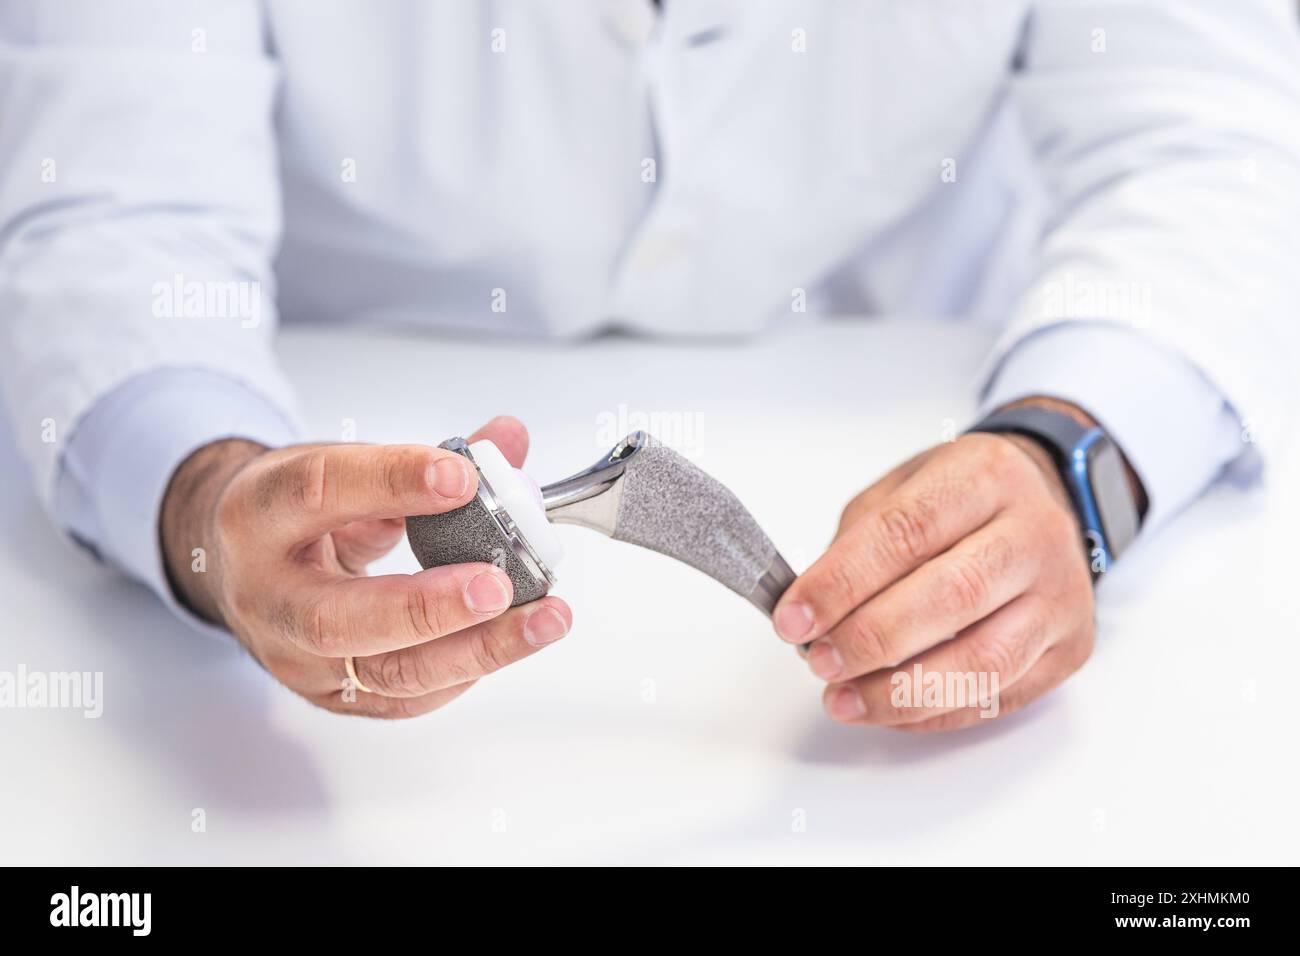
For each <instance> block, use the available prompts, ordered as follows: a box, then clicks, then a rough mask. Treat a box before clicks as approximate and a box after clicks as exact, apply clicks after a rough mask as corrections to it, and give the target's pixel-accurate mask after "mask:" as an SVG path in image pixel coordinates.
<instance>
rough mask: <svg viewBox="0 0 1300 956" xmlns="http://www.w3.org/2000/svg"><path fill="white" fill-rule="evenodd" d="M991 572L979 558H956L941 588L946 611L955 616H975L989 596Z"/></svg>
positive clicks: (950, 564) (950, 565) (951, 562)
mask: <svg viewBox="0 0 1300 956" xmlns="http://www.w3.org/2000/svg"><path fill="white" fill-rule="evenodd" d="M989 590H990V586H989V572H988V570H987V569H986V568H985V566H984V564H983V563H982V562H981V561H980V560H979V559H977V558H973V557H969V556H961V557H954V558H953V560H952V561H950V562H949V563H948V570H947V572H946V574H945V580H944V582H943V585H942V588H941V594H942V598H941V600H942V602H943V605H944V608H945V610H947V611H949V612H950V613H953V614H958V615H968V614H974V613H975V612H977V611H978V610H979V609H980V608H981V607H983V605H984V602H985V600H986V599H987V598H988V595H989Z"/></svg>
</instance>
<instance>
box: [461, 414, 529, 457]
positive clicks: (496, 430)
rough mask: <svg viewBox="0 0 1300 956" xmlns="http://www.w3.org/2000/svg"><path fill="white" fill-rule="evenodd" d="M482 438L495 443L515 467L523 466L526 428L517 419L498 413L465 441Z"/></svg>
mask: <svg viewBox="0 0 1300 956" xmlns="http://www.w3.org/2000/svg"><path fill="white" fill-rule="evenodd" d="M484 438H486V439H487V440H488V441H490V442H492V444H494V445H496V446H497V451H499V452H501V454H503V455H505V457H506V461H508V462H510V464H512V465H514V466H515V467H516V468H522V467H523V466H524V459H525V458H526V457H528V429H527V428H525V427H524V423H523V422H521V421H520V420H519V419H517V418H512V417H511V416H509V415H498V416H497V417H496V418H494V419H492V420H491V421H490V422H488V423H487V424H486V425H484V426H483V427H482V428H480V429H479V430H478V431H476V432H475V433H474V434H472V435H470V436H469V438H467V439H466V441H471V442H474V441H479V440H480V439H484Z"/></svg>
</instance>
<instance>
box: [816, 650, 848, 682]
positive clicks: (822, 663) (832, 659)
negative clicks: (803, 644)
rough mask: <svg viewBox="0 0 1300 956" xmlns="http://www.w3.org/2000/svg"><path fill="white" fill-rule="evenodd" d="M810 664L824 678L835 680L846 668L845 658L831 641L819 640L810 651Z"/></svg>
mask: <svg viewBox="0 0 1300 956" xmlns="http://www.w3.org/2000/svg"><path fill="white" fill-rule="evenodd" d="M808 666H809V667H811V668H812V672H813V673H814V674H816V675H817V676H818V677H820V678H821V679H822V680H834V679H835V678H836V677H838V676H839V673H840V671H842V670H844V658H842V657H840V652H839V651H838V650H837V649H836V647H835V645H834V644H832V643H831V642H830V641H818V642H817V643H816V644H814V645H813V646H812V647H811V648H810V649H809V651H808Z"/></svg>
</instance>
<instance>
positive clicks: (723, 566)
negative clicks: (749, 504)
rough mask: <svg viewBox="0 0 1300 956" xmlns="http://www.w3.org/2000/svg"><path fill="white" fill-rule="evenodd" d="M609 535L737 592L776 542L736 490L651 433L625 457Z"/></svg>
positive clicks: (762, 567)
mask: <svg viewBox="0 0 1300 956" xmlns="http://www.w3.org/2000/svg"><path fill="white" fill-rule="evenodd" d="M623 481H624V486H623V498H622V500H621V501H620V502H619V507H618V519H617V522H616V525H615V529H614V537H615V539H617V540H619V541H627V542H628V543H629V544H635V545H640V546H641V547H643V548H649V549H650V550H651V551H658V552H659V553H660V554H666V555H668V556H669V557H671V558H676V559H677V560H678V561H683V562H685V563H686V564H689V565H690V566H691V567H693V568H696V569H698V570H700V571H703V572H704V573H705V574H707V575H708V576H709V577H711V578H713V579H714V580H715V581H718V582H720V583H722V584H725V585H726V586H727V587H729V588H730V589H731V590H733V591H735V592H736V593H737V594H739V595H741V596H742V597H746V598H747V597H749V596H750V592H751V591H753V589H754V585H755V584H756V583H757V582H758V579H759V578H760V577H762V575H763V572H764V571H766V570H767V568H768V565H769V564H771V562H772V558H773V557H774V556H775V555H776V548H775V547H774V546H773V544H772V542H771V541H770V540H769V539H768V537H767V535H766V534H764V533H763V529H762V528H760V527H759V526H758V522H757V521H755V520H754V518H753V516H752V515H750V513H749V512H748V511H746V510H745V506H744V505H742V504H741V503H740V499H738V498H737V497H736V496H735V495H734V494H732V493H731V491H730V490H728V489H727V488H726V487H724V486H723V485H722V483H721V482H719V481H718V480H717V479H715V478H713V477H711V476H709V475H708V474H706V473H705V472H703V471H701V470H700V469H699V468H697V467H696V466H695V465H693V464H691V463H690V462H689V461H687V460H686V459H685V458H683V457H682V456H681V455H679V454H677V452H675V451H673V450H672V449H671V448H669V447H667V446H666V445H662V444H660V443H659V442H658V441H656V440H655V439H653V438H652V439H650V441H649V444H647V445H645V446H643V447H642V448H641V449H640V450H639V451H637V453H636V454H634V455H632V456H631V457H630V458H629V459H628V463H627V468H626V471H625V473H624V478H623Z"/></svg>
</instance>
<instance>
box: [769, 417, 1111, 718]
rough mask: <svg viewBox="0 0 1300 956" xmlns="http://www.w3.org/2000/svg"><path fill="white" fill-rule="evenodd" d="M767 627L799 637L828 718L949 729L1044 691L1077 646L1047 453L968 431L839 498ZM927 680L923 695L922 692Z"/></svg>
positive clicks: (1059, 498)
mask: <svg viewBox="0 0 1300 956" xmlns="http://www.w3.org/2000/svg"><path fill="white" fill-rule="evenodd" d="M1041 401H1042V403H1043V404H1050V406H1051V407H1054V408H1056V407H1059V406H1060V405H1062V404H1063V403H1054V402H1051V400H1047V399H1044V400H1041ZM1068 407H1069V408H1070V409H1071V412H1072V413H1073V414H1075V415H1076V417H1078V416H1082V415H1083V413H1082V412H1080V411H1079V410H1078V409H1075V408H1074V407H1073V406H1068ZM1085 417H1086V416H1085ZM1081 420H1083V419H1081ZM1088 421H1089V423H1090V424H1091V420H1088ZM1134 480H1135V479H1134ZM773 621H774V623H775V625H776V627H777V631H778V633H779V634H780V635H781V636H782V637H783V638H784V639H785V640H787V641H791V642H795V643H799V644H803V643H805V642H809V641H812V642H813V643H812V645H811V647H810V648H809V651H808V655H807V657H808V663H809V666H810V667H811V668H812V670H813V671H814V673H816V674H817V675H818V676H819V677H821V678H823V679H824V680H826V681H828V682H829V684H828V686H827V687H826V689H825V692H824V695H823V703H824V706H825V707H826V710H827V711H828V712H829V714H830V715H831V716H832V717H833V718H835V719H836V720H838V721H841V722H843V723H848V724H881V725H886V726H890V727H897V728H899V729H905V730H950V729H955V728H959V727H968V726H971V725H974V724H978V723H980V722H981V715H987V716H996V715H998V714H1005V713H1009V712H1010V711H1013V710H1015V709H1017V708H1018V707H1021V706H1023V705H1024V704H1026V703H1028V702H1029V701H1031V700H1033V699H1034V698H1036V697H1038V696H1040V695H1041V694H1044V693H1046V692H1047V691H1049V690H1051V689H1052V688H1053V687H1055V686H1056V685H1057V684H1059V683H1061V681H1063V680H1064V679H1065V678H1066V677H1067V676H1069V675H1070V674H1071V673H1073V672H1074V671H1075V670H1077V669H1078V668H1079V667H1080V666H1081V665H1082V664H1083V662H1084V661H1085V660H1087V659H1088V656H1089V655H1090V654H1091V653H1092V647H1093V593H1092V582H1091V577H1090V574H1089V570H1088V562H1087V559H1086V552H1085V548H1084V543H1083V537H1082V532H1081V530H1080V527H1079V524H1078V521H1077V519H1076V518H1075V515H1074V511H1073V509H1072V508H1071V506H1070V503H1069V497H1068V493H1067V492H1066V489H1065V487H1064V485H1063V484H1062V482H1061V479H1060V477H1059V475H1058V473H1057V470H1056V468H1055V465H1054V464H1053V462H1052V459H1051V457H1050V455H1049V454H1048V453H1047V451H1046V450H1045V449H1043V448H1042V447H1041V446H1040V445H1038V444H1037V443H1036V442H1034V441H1033V440H1031V439H1029V438H1025V437H1022V436H1019V435H989V434H972V435H965V436H962V437H961V438H958V439H957V440H956V441H955V442H952V443H948V444H943V445H939V446H937V447H935V448H932V449H930V450H929V451H926V452H923V453H922V454H920V455H918V456H917V457H915V458H913V459H911V460H910V461H908V462H905V463H904V464H903V465H901V466H899V467H898V468H896V469H894V470H893V471H892V472H890V473H889V474H888V475H886V476H885V477H884V478H882V479H881V480H880V481H878V482H876V484H874V485H872V486H871V487H870V488H868V489H867V490H866V491H864V492H862V494H860V495H859V496H858V497H857V498H855V499H854V500H853V501H852V502H850V503H849V505H848V507H847V508H846V509H845V510H844V515H843V517H842V519H841V521H840V527H839V531H838V532H837V534H836V536H835V540H834V542H833V543H832V545H831V547H830V549H829V550H828V551H827V552H826V554H825V555H823V556H822V557H821V558H819V559H818V560H817V562H816V563H815V564H813V566H812V567H811V568H809V569H808V571H807V572H805V573H804V574H803V575H801V576H800V577H799V579H798V580H796V581H795V583H794V584H793V585H791V586H790V588H789V590H788V591H787V592H786V593H785V595H783V597H782V599H781V601H780V603H779V604H778V606H777V609H776V612H775V614H774V615H773ZM918 664H919V665H920V667H921V671H920V673H921V675H922V681H921V682H920V684H919V686H918V682H917V680H916V677H917V670H916V665H918ZM928 673H934V674H937V675H942V683H940V682H939V679H938V678H933V679H931V680H933V682H934V684H935V685H937V686H938V689H939V692H938V693H933V694H926V693H924V691H925V685H926V683H927V680H926V678H925V676H924V675H926V674H928ZM949 674H951V675H954V676H955V675H958V674H960V675H963V680H961V681H958V680H955V679H950V678H949V677H948V676H947V675H949ZM977 691H978V692H977ZM982 698H989V699H982Z"/></svg>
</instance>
